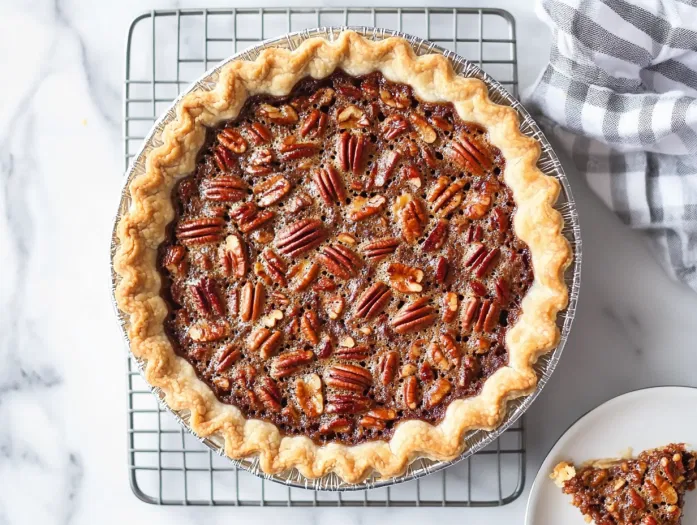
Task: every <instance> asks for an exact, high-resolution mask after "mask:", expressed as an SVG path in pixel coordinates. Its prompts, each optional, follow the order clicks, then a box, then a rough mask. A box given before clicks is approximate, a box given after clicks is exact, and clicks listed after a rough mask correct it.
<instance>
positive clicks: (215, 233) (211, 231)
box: [176, 217, 225, 246]
mask: <svg viewBox="0 0 697 525" xmlns="http://www.w3.org/2000/svg"><path fill="white" fill-rule="evenodd" d="M224 226H225V219H223V218H221V217H203V218H200V219H189V220H186V221H181V222H180V223H179V224H178V225H177V229H176V236H177V239H178V240H180V241H181V243H182V244H185V245H187V246H188V245H196V244H209V243H213V242H220V241H221V240H222V239H223V227H224Z"/></svg>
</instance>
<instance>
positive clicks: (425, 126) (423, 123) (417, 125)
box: [409, 113, 438, 144]
mask: <svg viewBox="0 0 697 525" xmlns="http://www.w3.org/2000/svg"><path fill="white" fill-rule="evenodd" d="M409 120H410V121H411V123H412V125H413V126H414V129H415V130H416V132H417V133H418V134H419V137H420V138H421V140H423V141H424V142H426V143H427V144H433V143H434V142H435V141H436V139H437V138H438V135H436V131H435V130H434V129H433V128H432V127H431V126H430V125H429V123H428V121H427V120H426V119H425V118H424V117H423V116H421V115H419V114H418V113H410V114H409Z"/></svg>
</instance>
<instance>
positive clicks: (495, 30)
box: [123, 8, 525, 507]
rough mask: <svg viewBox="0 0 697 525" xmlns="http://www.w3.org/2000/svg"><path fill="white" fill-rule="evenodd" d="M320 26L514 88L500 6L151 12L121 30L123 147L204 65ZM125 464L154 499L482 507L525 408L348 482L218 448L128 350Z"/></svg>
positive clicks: (510, 495)
mask: <svg viewBox="0 0 697 525" xmlns="http://www.w3.org/2000/svg"><path fill="white" fill-rule="evenodd" d="M321 26H375V27H383V28H387V29H395V30H398V31H403V32H405V33H408V34H412V35H414V36H417V37H421V38H424V39H426V40H430V41H432V42H434V43H436V44H438V45H440V46H442V47H445V48H448V49H450V50H452V51H454V52H456V53H458V54H459V55H461V56H463V57H465V58H467V59H469V60H470V61H471V62H473V63H475V64H478V65H479V66H480V67H481V68H483V69H484V70H486V72H487V73H489V74H490V75H492V76H493V77H494V78H495V79H496V80H498V81H499V82H500V83H501V84H502V85H503V86H504V87H505V88H506V89H508V91H510V92H511V93H512V94H513V95H514V96H517V95H518V75H517V60H516V38H515V21H514V19H513V17H512V16H511V15H510V14H509V13H508V12H506V11H503V10H500V9H447V8H425V9H420V8H305V9H291V8H288V9H286V8H255V9H247V8H245V9H203V10H202V9H198V10H169V11H151V12H149V13H145V14H142V15H140V16H138V17H137V18H136V19H135V20H133V22H132V23H131V26H130V28H129V30H128V36H127V44H126V71H125V86H124V128H123V129H124V137H123V138H124V155H125V164H126V167H127V166H128V164H129V162H130V161H131V159H132V157H133V155H134V154H135V153H136V152H137V151H138V148H139V146H140V143H141V142H142V140H143V139H144V138H145V136H146V134H147V133H148V131H149V129H150V127H151V126H152V125H153V123H154V121H155V119H156V118H157V117H158V115H160V114H161V113H163V112H164V111H166V110H167V108H168V107H169V105H170V104H171V102H172V100H173V99H174V98H176V96H177V95H178V94H179V92H180V91H182V90H183V89H185V88H186V87H187V85H188V84H190V83H191V82H192V81H194V80H195V79H197V78H198V77H200V76H201V75H202V74H203V73H204V72H205V71H206V70H207V69H209V67H210V66H212V65H214V64H216V63H217V62H220V61H221V60H223V59H225V58H226V57H228V56H230V55H232V54H234V53H237V52H240V51H243V50H244V49H246V48H247V47H249V46H251V45H254V44H258V43H259V42H261V41H262V40H265V39H268V38H271V37H274V36H277V35H279V34H283V33H288V32H291V31H301V30H303V29H308V28H313V27H321ZM127 382H128V464H129V475H130V482H131V487H132V489H133V492H134V493H135V494H136V496H138V497H139V498H140V499H142V500H143V501H146V502H148V503H154V504H160V505H233V506H271V507H278V506H289V507H309V506H321V507H341V506H346V507H349V506H350V507H357V506H366V507H391V506H399V507H419V506H422V507H441V506H442V507H488V506H492V507H493V506H500V505H505V504H506V503H510V502H511V501H513V500H515V499H516V498H517V497H518V496H519V495H520V494H521V492H522V491H523V487H524V485H525V429H524V423H523V418H521V419H520V420H519V421H518V422H516V423H515V424H514V425H513V426H512V427H511V428H509V429H508V430H507V431H506V432H505V433H503V434H502V435H501V436H500V437H499V438H498V439H497V440H496V441H495V442H494V443H492V444H491V445H489V446H488V447H487V448H485V449H483V450H482V451H480V452H478V453H477V454H475V455H474V456H471V457H469V458H467V459H466V460H464V461H462V462H460V463H457V464H456V465H453V466H452V467H450V468H448V469H445V470H441V471H439V472H436V473H434V474H432V475H430V476H427V477H424V478H420V479H416V480H414V481H410V482H407V483H402V484H398V485H393V486H390V487H384V488H378V489H371V490H362V491H355V492H333V493H332V492H315V491H312V490H306V489H299V488H294V487H293V488H291V487H286V486H283V485H281V484H279V483H275V482H270V481H267V480H264V479H261V478H259V477H257V476H255V475H253V474H250V473H249V472H247V471H245V470H243V469H239V468H238V467H236V466H235V465H233V464H232V463H231V462H230V461H228V460H227V459H226V458H224V457H220V456H218V455H217V454H213V453H212V451H211V450H210V449H208V448H207V447H206V446H205V445H203V444H202V443H201V442H200V441H199V440H198V439H197V438H196V437H194V436H193V435H191V434H190V433H189V432H187V431H185V430H184V429H183V428H182V427H181V425H180V424H179V423H178V422H177V421H176V419H175V418H174V417H173V416H172V414H171V413H170V412H168V411H167V410H166V409H165V408H163V407H161V406H160V404H159V402H158V401H157V399H156V398H155V396H154V395H153V394H152V393H151V391H150V388H149V387H148V385H147V384H146V383H145V381H144V380H143V379H142V377H141V375H140V372H139V369H138V366H137V364H136V363H135V361H134V360H133V359H132V358H131V357H130V354H129V357H128V373H127Z"/></svg>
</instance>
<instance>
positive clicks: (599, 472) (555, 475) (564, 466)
mask: <svg viewBox="0 0 697 525" xmlns="http://www.w3.org/2000/svg"><path fill="white" fill-rule="evenodd" d="M695 463H697V453H695V452H694V451H689V450H687V449H686V448H685V445H683V444H671V445H667V446H665V447H661V448H656V449H652V450H646V451H644V452H642V453H641V454H639V456H638V457H637V458H636V459H616V460H596V461H592V462H590V463H588V464H585V465H582V466H580V467H575V466H574V465H572V464H571V463H566V462H562V463H559V464H558V465H557V466H556V467H555V468H554V471H553V472H552V474H551V476H550V477H551V478H552V479H554V480H555V482H556V483H557V485H559V486H560V487H561V488H562V490H563V491H564V493H565V494H570V495H572V497H573V499H572V503H573V505H575V506H576V507H578V508H579V509H580V511H581V512H582V513H583V515H584V516H585V517H586V520H587V521H589V522H590V521H591V520H592V521H593V522H594V523H595V524H596V525H625V524H626V525H629V524H632V525H678V524H680V523H682V508H683V505H684V503H685V493H686V492H687V491H688V490H694V488H695V481H696V480H697V471H696V470H695Z"/></svg>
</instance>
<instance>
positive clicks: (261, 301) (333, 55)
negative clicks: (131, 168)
mask: <svg viewBox="0 0 697 525" xmlns="http://www.w3.org/2000/svg"><path fill="white" fill-rule="evenodd" d="M176 110H177V119H176V120H175V121H173V122H172V123H171V124H169V125H167V126H166V127H165V129H164V131H163V133H162V145H161V146H159V147H157V148H155V149H154V150H153V151H152V152H151V153H150V154H149V155H148V157H147V162H146V164H147V169H146V171H145V173H143V174H139V175H138V176H136V177H135V178H134V180H133V182H132V184H131V185H130V195H131V206H130V209H129V210H128V212H127V213H126V214H124V216H123V219H122V220H121V222H120V223H119V226H118V234H119V239H120V246H119V249H118V252H117V254H116V256H115V267H116V269H117V272H118V274H119V275H120V277H121V279H120V282H119V283H118V287H117V291H116V293H117V300H118V304H119V307H120V308H121V309H122V310H123V311H124V312H126V313H127V314H128V316H129V319H130V323H129V326H128V331H129V335H130V339H131V343H132V345H131V349H132V352H133V353H134V354H135V355H136V356H138V357H140V358H142V359H144V360H147V369H146V378H147V380H148V381H149V382H150V383H151V384H152V385H155V386H157V387H159V388H160V389H161V390H162V391H163V392H165V394H166V395H167V402H168V403H169V404H170V406H172V407H173V408H175V409H178V410H188V411H190V412H191V420H190V424H191V427H192V429H193V430H195V431H196V432H197V433H198V434H199V435H203V436H207V435H211V434H218V435H220V436H222V437H224V439H225V451H226V453H227V454H228V455H229V456H231V457H234V458H239V457H246V456H251V455H258V456H259V458H260V465H261V467H262V469H263V470H264V471H265V472H270V473H271V472H280V471H284V470H287V469H290V468H297V469H298V470H299V471H300V472H301V473H302V474H304V475H305V476H307V477H312V478H314V477H318V476H322V475H325V474H327V473H328V472H332V471H333V472H336V473H337V474H338V475H339V476H341V477H342V478H343V479H344V480H346V481H348V482H356V481H359V480H361V479H363V478H365V477H366V476H367V475H369V474H370V472H372V471H373V470H377V471H379V473H380V474H381V475H382V476H385V477H389V476H395V475H398V474H400V473H402V472H403V471H404V470H405V468H406V467H407V465H408V464H409V462H411V461H413V460H414V459H415V458H417V457H421V456H425V457H430V458H442V459H444V458H452V457H454V456H456V455H457V454H458V453H460V452H461V451H462V448H463V440H462V436H463V434H464V433H465V432H466V431H468V430H471V429H476V428H485V429H492V428H495V427H496V426H497V425H498V424H499V422H500V421H501V418H502V416H503V414H504V411H505V406H506V402H507V401H508V400H510V399H513V398H516V397H520V396H523V395H525V394H527V393H530V392H531V391H532V390H534V388H535V385H536V383H537V377H536V375H535V372H534V370H533V368H532V366H533V363H534V362H535V360H536V359H537V357H538V356H539V355H541V354H543V353H545V352H547V351H549V350H551V349H552V348H554V346H555V345H556V343H557V340H558V336H559V331H558V329H557V325H556V318H557V313H558V312H559V311H560V310H561V309H563V308H564V307H565V305H566V302H567V288H566V286H565V284H564V279H563V273H564V270H565V268H566V267H567V265H568V264H569V261H570V258H571V252H570V249H569V244H568V242H567V241H566V239H565V238H564V236H563V235H562V233H561V230H562V218H561V215H560V214H559V213H558V212H557V211H555V210H554V208H553V206H554V203H555V201H556V198H557V195H558V192H559V184H558V182H557V181H556V180H555V179H553V178H551V177H548V176H545V175H544V174H542V173H541V172H540V171H539V170H538V169H537V167H536V163H537V159H538V156H539V151H540V146H539V144H538V143H537V142H536V141H535V140H534V139H532V138H530V137H526V136H524V135H523V134H522V133H521V132H520V131H519V122H518V118H517V115H516V112H515V111H514V110H513V109H512V108H509V107H503V106H499V105H496V104H494V103H492V102H491V101H490V100H489V98H488V96H487V91H486V87H485V85H484V84H483V83H482V82H481V81H479V80H477V79H467V78H461V77H458V76H457V75H455V73H454V72H453V70H452V68H451V66H450V63H449V62H448V60H447V59H445V58H444V57H442V56H439V55H426V56H420V57H417V56H416V55H415V54H414V52H413V50H412V48H411V47H410V45H409V44H408V43H407V42H406V41H405V40H402V39H398V38H390V39H387V40H383V41H368V40H366V39H364V38H363V37H361V36H359V35H358V34H356V33H353V32H350V31H346V32H344V33H342V34H341V35H340V36H338V37H337V39H336V40H334V41H327V40H324V39H311V40H308V41H306V42H305V43H303V44H302V45H301V46H299V47H298V48H297V49H295V50H294V51H289V50H286V49H271V50H266V51H264V52H262V53H261V54H260V56H259V58H258V59H257V60H255V61H254V62H243V61H233V62H231V63H229V64H228V65H226V66H225V67H224V68H223V69H222V71H221V73H220V77H219V80H218V83H217V86H216V87H215V89H213V90H212V91H201V90H198V91H194V92H193V93H191V94H189V95H187V96H185V97H184V98H183V99H182V100H181V102H180V103H179V104H178V105H177V107H176Z"/></svg>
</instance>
